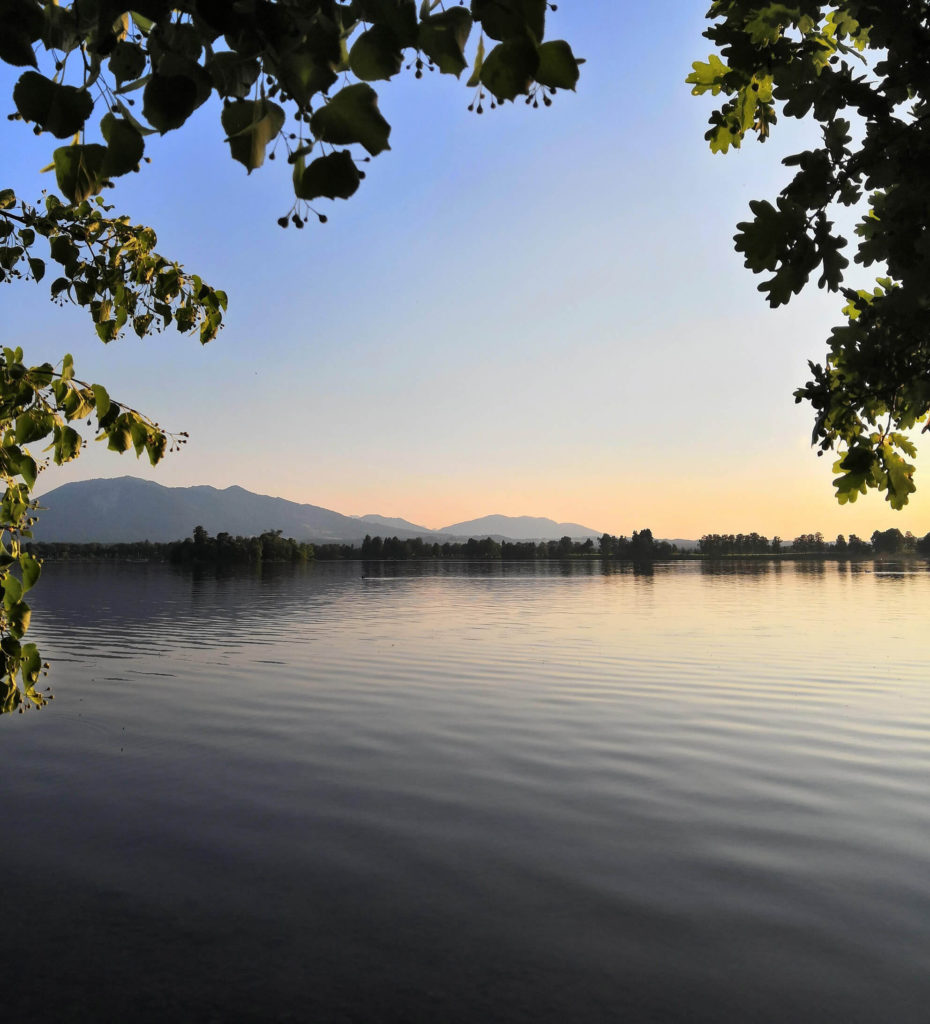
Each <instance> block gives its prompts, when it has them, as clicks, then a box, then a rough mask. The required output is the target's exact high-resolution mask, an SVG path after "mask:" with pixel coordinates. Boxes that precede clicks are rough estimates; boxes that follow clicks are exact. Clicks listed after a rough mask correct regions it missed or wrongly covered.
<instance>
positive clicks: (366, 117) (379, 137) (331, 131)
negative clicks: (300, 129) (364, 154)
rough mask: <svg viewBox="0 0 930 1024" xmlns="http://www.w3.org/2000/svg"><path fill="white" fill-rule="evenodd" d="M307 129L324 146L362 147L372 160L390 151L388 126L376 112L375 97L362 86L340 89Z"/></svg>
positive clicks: (375, 94)
mask: <svg viewBox="0 0 930 1024" xmlns="http://www.w3.org/2000/svg"><path fill="white" fill-rule="evenodd" d="M310 129H311V131H312V132H313V134H314V135H315V136H316V137H317V138H318V139H321V140H322V141H323V142H332V143H335V144H336V145H346V144H347V143H352V142H358V143H361V145H363V146H364V147H365V149H367V150H368V152H369V153H370V154H371V155H372V156H377V155H378V154H379V153H381V152H383V151H384V150H386V149H390V148H391V147H390V145H389V144H388V136H389V135H390V134H391V126H390V125H389V124H388V123H387V121H385V119H384V118H383V117H382V116H381V113H380V111H379V110H378V94H377V93H376V92H375V91H374V89H372V87H371V86H370V85H367V84H366V83H364V82H358V83H357V84H355V85H347V86H345V88H343V89H340V90H339V92H337V93H336V95H335V96H333V98H332V99H331V100H330V101H329V102H328V103H327V104H326V106H325V107H322V108H320V109H319V110H317V111H316V113H314V114H313V116H312V117H311V118H310Z"/></svg>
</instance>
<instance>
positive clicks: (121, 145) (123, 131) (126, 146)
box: [100, 114, 145, 178]
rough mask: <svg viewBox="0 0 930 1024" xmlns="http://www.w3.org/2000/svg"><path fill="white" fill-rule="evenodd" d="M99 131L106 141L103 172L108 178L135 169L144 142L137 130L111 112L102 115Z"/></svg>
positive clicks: (143, 150)
mask: <svg viewBox="0 0 930 1024" xmlns="http://www.w3.org/2000/svg"><path fill="white" fill-rule="evenodd" d="M100 131H101V133H102V134H103V137H104V139H106V142H107V153H106V157H105V159H104V161H103V174H104V175H105V176H106V177H108V178H109V177H118V176H119V175H121V174H128V173H129V172H130V171H134V170H136V168H138V166H139V162H140V161H141V160H142V154H143V153H144V152H145V142H143V140H142V136H141V135H140V134H139V132H138V131H137V130H136V129H135V128H134V127H133V126H132V125H131V124H130V123H129V122H128V121H125V120H123V118H121V117H114V116H113V114H105V115H104V118H103V120H102V121H101V122H100Z"/></svg>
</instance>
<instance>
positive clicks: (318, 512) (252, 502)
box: [35, 476, 696, 547]
mask: <svg viewBox="0 0 930 1024" xmlns="http://www.w3.org/2000/svg"><path fill="white" fill-rule="evenodd" d="M39 502H40V503H41V505H43V506H44V507H45V509H46V511H44V512H41V513H40V514H39V522H38V525H37V526H36V530H35V536H36V539H37V540H46V541H70V542H71V543H88V542H92V541H97V542H101V543H118V542H120V541H138V540H151V541H172V540H181V539H183V538H184V537H189V536H190V535H191V533H192V532H193V530H194V527H195V526H203V527H204V528H205V529H206V530H207V531H208V532H209V533H211V534H214V535H215V534H217V533H222V532H224V531H225V532H226V533H231V534H233V535H234V536H235V535H242V536H255V535H256V534H260V533H264V532H265V531H266V530H281V531H282V532H283V534H284V536H285V537H294V538H296V539H297V540H310V541H318V542H327V541H329V542H341V543H357V542H360V541H361V540H362V539H363V538H364V536H365V534H369V533H370V534H372V535H373V536H378V535H379V536H382V537H400V538H403V539H406V538H412V537H423V538H425V539H428V540H430V541H434V540H435V541H439V542H440V543H442V542H444V541H447V540H449V541H455V540H467V539H468V538H469V537H477V538H483V537H498V538H505V539H507V540H559V539H560V538H561V537H565V536H569V537H572V538H573V539H583V538H587V537H592V538H594V539H595V540H596V539H597V538H598V537H599V536H600V534H599V533H598V531H596V530H592V529H590V528H589V527H586V526H581V525H579V524H578V523H557V522H555V521H554V520H552V519H546V518H544V517H541V516H502V515H490V516H484V517H483V518H481V519H472V520H469V521H467V522H463V523H454V524H453V525H452V526H447V527H445V528H444V529H443V530H441V531H440V530H427V529H426V528H425V527H422V526H417V524H416V523H411V522H409V521H408V520H406V519H399V518H391V517H388V516H378V515H366V516H361V517H358V518H357V517H354V516H344V515H342V514H341V513H339V512H333V511H332V510H331V509H327V508H321V507H320V506H318V505H301V504H299V503H298V502H296V501H287V500H285V499H284V498H273V497H270V496H268V495H266V494H255V493H253V492H252V491H247V490H245V489H244V488H242V487H227V488H225V489H224V490H218V489H217V488H216V487H208V486H205V485H202V486H198V487H164V486H163V485H161V484H157V483H155V482H154V481H151V480H141V479H139V478H138V477H132V476H123V477H116V478H115V479H98V480H82V481H79V482H77V483H71V484H64V485H63V486H61V487H56V488H55V489H54V490H52V491H48V492H47V493H45V494H43V495H42V496H41V497H40V498H39ZM675 543H677V544H679V545H680V546H682V547H685V546H692V545H694V544H695V543H696V542H694V541H690V542H689V541H680V540H679V541H676V542H675Z"/></svg>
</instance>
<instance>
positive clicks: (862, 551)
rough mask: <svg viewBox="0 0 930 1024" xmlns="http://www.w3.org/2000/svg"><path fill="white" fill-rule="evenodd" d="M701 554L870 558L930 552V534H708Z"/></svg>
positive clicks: (894, 531) (712, 555)
mask: <svg viewBox="0 0 930 1024" xmlns="http://www.w3.org/2000/svg"><path fill="white" fill-rule="evenodd" d="M698 550H699V551H700V553H701V554H702V555H707V556H710V557H721V556H731V555H784V554H788V555H820V556H824V557H827V558H871V557H874V556H875V555H907V554H916V555H928V556H930V533H928V534H927V535H926V536H925V537H920V538H918V537H915V536H914V534H912V533H911V532H910V531H908V532H907V533H902V532H901V531H900V530H898V529H897V528H894V527H893V528H892V529H890V530H876V531H875V532H874V533H873V534H872V536H871V538H870V539H869V540H862V538H860V537H857V536H856V535H855V534H854V533H851V534H850V535H849V538H848V539H847V538H846V537H844V536H843V534H839V536H838V537H837V538H836V540H833V541H829V540H826V539H825V538H824V535H823V534H822V533H804V534H801V536H800V537H795V538H794V540H793V541H787V542H786V541H783V540H782V539H781V537H773V538H772V539H771V540H769V539H768V537H762V536H760V535H759V534H758V533H736V534H733V533H708V534H705V535H704V536H703V537H702V538H701V540H700V546H699V549H698Z"/></svg>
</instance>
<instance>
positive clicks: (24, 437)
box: [16, 409, 55, 444]
mask: <svg viewBox="0 0 930 1024" xmlns="http://www.w3.org/2000/svg"><path fill="white" fill-rule="evenodd" d="M54 428H55V417H54V416H53V415H52V414H51V413H50V412H46V411H45V410H44V409H28V410H27V411H26V412H24V413H22V414H21V415H19V416H17V417H16V443H17V444H29V443H30V442H31V441H40V440H41V439H42V438H43V437H47V436H48V435H49V434H50V433H51V432H52V430H54Z"/></svg>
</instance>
